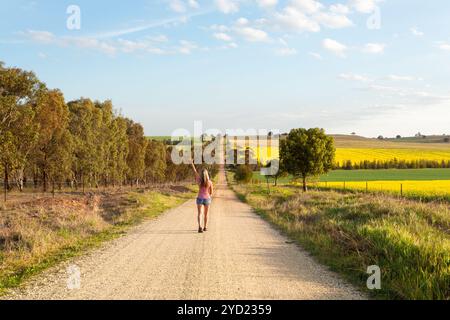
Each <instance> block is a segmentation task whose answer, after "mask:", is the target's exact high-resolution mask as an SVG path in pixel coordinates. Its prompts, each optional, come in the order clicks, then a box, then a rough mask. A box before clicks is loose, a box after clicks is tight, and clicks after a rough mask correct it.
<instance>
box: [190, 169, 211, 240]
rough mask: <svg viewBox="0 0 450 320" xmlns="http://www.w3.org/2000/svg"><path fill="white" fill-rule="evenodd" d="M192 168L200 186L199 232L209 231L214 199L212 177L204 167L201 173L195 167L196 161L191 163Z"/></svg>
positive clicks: (198, 199)
mask: <svg viewBox="0 0 450 320" xmlns="http://www.w3.org/2000/svg"><path fill="white" fill-rule="evenodd" d="M191 165H192V169H193V170H194V174H195V181H196V182H197V184H198V186H199V191H198V196H197V210H198V217H197V220H198V232H199V233H203V232H206V231H208V228H207V225H208V213H209V208H210V206H211V201H212V198H211V197H212V195H213V193H214V187H213V183H212V181H211V179H210V178H209V173H208V170H206V169H203V170H202V171H201V173H200V174H199V173H198V172H197V169H196V168H195V165H194V161H192V163H191ZM202 210H203V217H204V218H203V219H204V221H203V226H204V227H203V228H202V224H201V216H202Z"/></svg>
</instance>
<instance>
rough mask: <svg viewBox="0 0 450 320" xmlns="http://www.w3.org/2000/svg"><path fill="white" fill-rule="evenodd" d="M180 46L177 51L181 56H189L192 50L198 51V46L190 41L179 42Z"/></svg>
mask: <svg viewBox="0 0 450 320" xmlns="http://www.w3.org/2000/svg"><path fill="white" fill-rule="evenodd" d="M180 44H181V46H180V47H179V48H178V51H179V52H180V53H182V54H191V53H192V51H193V50H195V49H198V46H197V45H196V44H195V43H193V42H191V41H187V40H181V41H180Z"/></svg>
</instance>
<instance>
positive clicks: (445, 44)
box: [437, 41, 450, 51]
mask: <svg viewBox="0 0 450 320" xmlns="http://www.w3.org/2000/svg"><path fill="white" fill-rule="evenodd" d="M437 47H438V48H439V49H441V50H444V51H450V43H448V42H443V41H441V42H438V43H437Z"/></svg>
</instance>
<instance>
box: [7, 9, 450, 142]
mask: <svg viewBox="0 0 450 320" xmlns="http://www.w3.org/2000/svg"><path fill="white" fill-rule="evenodd" d="M70 5H77V6H78V7H79V9H80V13H81V16H80V17H81V18H80V22H81V24H80V29H79V30H78V29H75V30H71V29H69V28H68V27H67V20H68V18H70V16H71V14H68V13H67V8H68V7H69V6H70ZM0 10H1V16H2V19H1V20H0V60H1V61H4V62H5V63H6V65H8V66H18V67H20V68H24V69H28V70H33V71H35V72H36V73H37V74H38V76H39V77H40V79H41V80H42V81H44V82H45V83H47V85H48V87H50V88H60V89H61V90H62V91H63V92H64V94H65V97H66V100H71V99H77V98H79V97H89V98H92V99H99V100H104V99H112V100H113V103H114V105H115V107H116V108H118V109H120V110H121V112H122V113H123V114H124V115H126V116H129V117H131V118H133V119H134V120H136V121H139V122H141V123H142V124H143V125H144V127H145V130H146V133H147V134H148V135H169V134H171V133H172V132H173V131H174V130H175V129H177V128H186V129H188V130H190V131H193V123H194V121H195V120H201V121H203V125H204V127H205V128H218V129H221V130H224V129H227V128H228V129H234V128H242V129H248V128H255V129H269V130H270V129H279V130H281V131H287V130H289V129H291V128H294V127H315V126H319V127H323V128H325V129H326V130H327V131H328V132H330V133H350V132H356V133H358V134H361V135H365V136H377V135H379V134H383V135H386V136H392V135H396V134H401V135H413V134H414V133H416V132H418V131H421V132H422V133H426V134H432V133H436V134H442V133H447V134H450V128H449V126H448V124H449V120H448V119H449V118H450V76H449V75H450V19H448V17H449V14H450V2H449V1H445V0H434V1H423V0H384V1H377V0H340V1H331V0H329V1H327V0H321V1H314V0H209V1H206V0H153V1H151V0H136V1H132V2H131V1H106V0H101V1H87V0H82V1H81V0H79V1H75V0H74V1H50V0H47V1H39V0H36V1H30V0H22V1H5V0H2V2H1V9H0ZM70 21H72V22H74V21H75V22H76V21H77V19H75V20H70Z"/></svg>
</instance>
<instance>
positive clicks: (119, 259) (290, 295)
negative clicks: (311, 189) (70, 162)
mask: <svg viewBox="0 0 450 320" xmlns="http://www.w3.org/2000/svg"><path fill="white" fill-rule="evenodd" d="M217 187H218V188H217V189H218V190H217V193H216V196H215V198H214V202H213V206H212V211H211V221H210V225H209V231H208V232H206V233H204V234H198V233H197V226H196V208H195V202H194V201H189V202H188V203H185V204H183V205H181V206H180V207H178V208H176V209H173V210H170V211H168V212H166V213H165V214H163V215H161V216H160V217H159V218H157V219H154V220H151V221H148V222H145V223H143V224H141V225H139V226H138V227H135V228H133V229H132V230H131V231H130V232H129V233H127V234H126V235H124V236H123V237H121V238H119V239H116V240H113V241H111V242H109V243H107V244H105V245H104V246H103V247H102V248H101V249H98V250H95V251H93V252H91V253H89V254H87V255H85V256H83V257H80V258H76V259H73V260H72V261H68V262H66V263H63V264H60V265H59V266H57V267H55V268H52V269H50V270H48V271H45V272H44V273H41V274H40V275H38V276H36V277H35V278H34V279H31V280H30V281H28V283H27V284H26V285H25V286H24V287H23V288H21V289H17V290H14V291H13V292H12V293H11V294H10V295H9V296H6V297H3V299H5V298H6V299H26V300H29V299H69V300H71V299H94V300H97V299H139V300H141V299H186V300H192V299H219V300H222V299H250V300H252V299H320V300H324V299H366V298H367V297H366V296H365V295H364V294H361V293H360V292H358V291H357V290H355V289H354V288H353V287H352V286H350V285H349V284H347V283H346V282H345V281H343V280H342V279H341V278H340V277H338V276H337V275H336V274H335V273H333V272H330V271H329V270H328V269H327V268H325V267H323V266H322V265H320V264H318V263H317V262H316V261H315V260H313V259H312V258H311V257H310V256H309V255H308V254H307V253H306V252H305V251H304V250H302V249H301V248H299V247H298V246H297V245H295V244H293V243H292V242H290V241H289V240H288V239H287V238H286V237H285V236H283V235H280V234H279V232H278V231H276V230H274V229H273V228H271V226H270V225H269V224H268V223H267V222H265V221H264V220H262V219H261V218H260V217H259V216H257V215H256V214H255V213H254V212H253V211H252V210H251V208H250V207H249V206H248V205H246V204H244V203H242V202H240V201H239V200H238V199H237V198H236V196H235V195H234V193H233V192H232V191H231V190H229V189H228V187H227V186H226V182H225V177H224V173H223V172H221V173H220V177H219V184H218V186H217ZM69 266H72V267H73V266H76V268H75V269H73V268H72V271H71V273H68V270H67V268H68V267H69ZM77 269H78V270H79V271H80V274H81V278H80V283H79V284H80V286H79V288H75V289H74V288H72V289H71V290H69V289H68V285H67V281H68V278H69V276H70V274H72V276H71V278H72V279H73V275H74V274H75V275H76V272H75V273H74V272H73V270H75V271H76V270H77ZM73 284H75V287H76V281H75V282H74V283H73Z"/></svg>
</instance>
